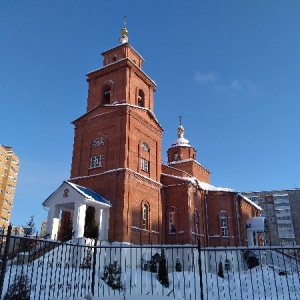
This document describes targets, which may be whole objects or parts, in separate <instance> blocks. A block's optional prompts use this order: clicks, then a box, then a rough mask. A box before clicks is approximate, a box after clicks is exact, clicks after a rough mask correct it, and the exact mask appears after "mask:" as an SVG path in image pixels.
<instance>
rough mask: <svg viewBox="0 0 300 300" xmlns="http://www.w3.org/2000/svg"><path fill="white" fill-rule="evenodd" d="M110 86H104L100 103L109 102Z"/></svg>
mask: <svg viewBox="0 0 300 300" xmlns="http://www.w3.org/2000/svg"><path fill="white" fill-rule="evenodd" d="M110 91H111V89H110V87H107V88H104V90H103V98H102V104H110Z"/></svg>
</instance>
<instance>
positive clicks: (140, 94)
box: [137, 90, 145, 107]
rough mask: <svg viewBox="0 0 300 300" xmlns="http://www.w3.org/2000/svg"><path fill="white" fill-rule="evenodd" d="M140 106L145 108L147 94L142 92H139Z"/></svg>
mask: <svg viewBox="0 0 300 300" xmlns="http://www.w3.org/2000/svg"><path fill="white" fill-rule="evenodd" d="M137 102H138V106H141V107H145V94H144V92H143V91H142V90H139V95H138V101H137Z"/></svg>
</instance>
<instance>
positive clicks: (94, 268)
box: [92, 238, 98, 296]
mask: <svg viewBox="0 0 300 300" xmlns="http://www.w3.org/2000/svg"><path fill="white" fill-rule="evenodd" d="M97 240H98V239H97V238H95V242H94V253H93V272H92V294H93V296H95V276H96V259H97Z"/></svg>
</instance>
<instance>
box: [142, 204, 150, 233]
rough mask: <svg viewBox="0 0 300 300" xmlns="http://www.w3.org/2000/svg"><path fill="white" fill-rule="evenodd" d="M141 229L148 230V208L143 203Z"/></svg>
mask: <svg viewBox="0 0 300 300" xmlns="http://www.w3.org/2000/svg"><path fill="white" fill-rule="evenodd" d="M142 222H143V223H142V228H143V229H145V230H148V226H149V206H148V205H147V204H146V203H144V204H143V208H142Z"/></svg>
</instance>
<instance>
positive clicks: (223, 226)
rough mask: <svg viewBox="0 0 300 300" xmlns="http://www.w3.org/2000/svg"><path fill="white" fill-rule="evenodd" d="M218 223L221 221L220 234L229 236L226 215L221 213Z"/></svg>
mask: <svg viewBox="0 0 300 300" xmlns="http://www.w3.org/2000/svg"><path fill="white" fill-rule="evenodd" d="M220 223H221V236H229V234H228V220H227V217H226V216H225V215H224V214H222V215H221V216H220Z"/></svg>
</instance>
